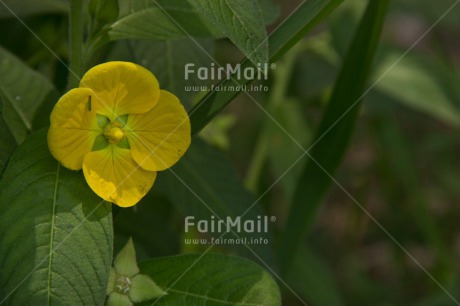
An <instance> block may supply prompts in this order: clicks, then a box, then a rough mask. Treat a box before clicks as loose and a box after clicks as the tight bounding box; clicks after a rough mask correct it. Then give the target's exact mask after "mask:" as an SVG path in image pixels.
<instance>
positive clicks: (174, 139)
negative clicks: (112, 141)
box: [125, 90, 191, 171]
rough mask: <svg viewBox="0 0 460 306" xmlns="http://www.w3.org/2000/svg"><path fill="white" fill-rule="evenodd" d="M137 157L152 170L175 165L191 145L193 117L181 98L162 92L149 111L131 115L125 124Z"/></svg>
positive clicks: (128, 137) (142, 164)
mask: <svg viewBox="0 0 460 306" xmlns="http://www.w3.org/2000/svg"><path fill="white" fill-rule="evenodd" d="M125 131H126V137H127V139H128V141H129V145H130V148H131V154H132V156H133V158H134V160H135V161H136V162H137V163H138V164H139V165H140V166H141V167H142V168H144V169H146V170H150V171H161V170H165V169H167V168H169V167H171V166H172V165H174V164H175V163H176V162H177V161H178V160H179V159H180V158H181V157H182V155H184V153H185V151H187V149H188V147H189V146H190V137H191V136H190V119H189V117H188V115H187V112H186V111H185V109H184V107H183V106H182V104H181V103H180V101H179V99H178V98H177V97H176V96H175V95H173V94H172V93H170V92H167V91H165V90H162V91H161V94H160V99H159V101H158V104H157V105H156V106H155V107H154V108H153V109H152V110H151V111H149V112H148V113H146V114H142V115H130V116H128V122H127V124H126V126H125Z"/></svg>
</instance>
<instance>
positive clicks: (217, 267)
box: [140, 254, 281, 306]
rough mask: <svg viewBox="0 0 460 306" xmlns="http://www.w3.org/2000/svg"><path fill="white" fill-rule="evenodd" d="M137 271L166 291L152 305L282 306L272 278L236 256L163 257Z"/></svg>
mask: <svg viewBox="0 0 460 306" xmlns="http://www.w3.org/2000/svg"><path fill="white" fill-rule="evenodd" d="M140 268H141V271H142V273H143V274H146V275H149V276H150V277H151V278H152V279H154V280H155V282H156V283H157V284H158V285H159V286H160V287H162V288H163V289H164V290H165V291H166V292H167V295H164V296H163V297H161V298H160V299H158V300H157V301H156V302H155V305H159V306H160V305H208V306H213V305H241V306H243V305H265V306H270V305H274V306H275V305H276V306H278V305H281V298H280V293H279V289H278V286H277V284H276V282H275V281H274V280H273V278H272V277H271V275H270V274H268V273H267V272H266V271H265V270H263V269H262V268H261V267H259V266H258V265H256V264H255V263H253V262H251V261H248V260H245V259H241V258H238V257H233V256H228V255H220V254H206V255H198V254H197V255H181V256H174V257H163V258H156V259H152V260H148V261H144V262H141V263H140ZM150 304H151V303H144V304H141V305H150Z"/></svg>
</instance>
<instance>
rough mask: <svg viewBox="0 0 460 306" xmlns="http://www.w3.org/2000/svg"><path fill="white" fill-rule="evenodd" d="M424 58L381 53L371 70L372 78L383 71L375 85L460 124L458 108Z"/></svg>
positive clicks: (442, 118) (405, 101)
mask: <svg viewBox="0 0 460 306" xmlns="http://www.w3.org/2000/svg"><path fill="white" fill-rule="evenodd" d="M396 62H397V63H398V64H397V65H394V63H396ZM426 62H427V59H426V58H424V57H421V56H411V55H406V56H404V57H402V53H401V52H396V51H393V52H392V51H389V52H387V53H385V57H384V59H383V60H382V61H381V63H380V65H379V67H378V69H376V72H375V74H374V80H375V81H377V79H378V78H379V77H380V76H382V75H385V76H384V77H383V78H382V79H379V81H378V83H377V88H378V89H379V90H380V91H381V92H383V93H385V94H387V95H389V96H390V97H392V98H394V99H396V100H397V101H399V102H401V103H403V104H405V105H406V106H408V107H411V108H413V109H415V110H418V111H421V112H424V113H426V114H427V115H430V116H434V117H436V118H438V119H440V120H442V121H444V122H446V123H449V124H451V125H453V126H457V127H458V126H460V110H459V109H458V108H457V106H456V105H455V104H454V101H453V99H451V97H450V96H449V95H448V93H447V92H448V91H447V90H446V88H445V84H443V83H441V82H440V81H439V80H438V79H437V78H436V74H435V73H434V71H433V70H432V69H430V67H429V66H428V65H427V64H426ZM458 98H459V96H457V97H456V99H455V100H458Z"/></svg>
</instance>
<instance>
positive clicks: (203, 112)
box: [190, 0, 343, 134]
mask: <svg viewBox="0 0 460 306" xmlns="http://www.w3.org/2000/svg"><path fill="white" fill-rule="evenodd" d="M342 2H343V0H309V1H305V2H303V3H302V5H300V6H299V8H298V9H297V10H296V11H295V12H293V14H292V15H291V16H289V18H288V19H287V20H286V21H285V22H284V23H283V24H281V25H280V26H279V27H278V28H276V30H275V31H273V33H271V34H270V36H269V37H268V38H269V39H268V41H269V44H268V45H269V54H270V61H272V62H274V61H276V60H278V59H279V57H280V56H281V55H283V54H284V53H286V52H287V51H288V50H290V49H291V48H292V47H293V46H294V45H295V44H296V43H297V42H298V41H299V40H301V39H302V38H304V37H305V35H306V34H307V33H308V32H309V31H310V30H311V29H312V28H313V27H314V26H315V25H317V24H318V23H319V22H320V21H322V20H323V19H324V18H325V17H326V16H327V15H329V13H330V12H331V11H333V10H334V9H335V8H336V7H337V6H338V5H339V4H340V3H342ZM251 66H254V65H253V64H252V63H251V61H250V60H248V59H244V60H243V61H242V62H241V69H242V70H244V69H245V68H246V67H251ZM232 78H236V75H232ZM251 81H253V80H252V79H246V78H243V79H242V80H240V81H237V82H236V81H235V79H232V80H223V81H222V82H220V83H219V84H218V85H216V87H227V86H235V85H244V84H248V83H249V82H251ZM238 93H239V92H236V91H212V92H210V93H208V94H207V95H206V96H205V97H203V98H202V99H201V100H200V102H199V103H198V104H197V105H195V107H194V108H193V109H192V110H191V111H190V121H191V124H192V134H196V133H198V132H199V131H200V130H201V129H203V127H205V126H206V124H207V123H208V122H209V121H211V120H212V118H214V117H215V116H216V115H217V114H218V113H219V112H221V111H222V110H223V109H224V108H225V106H227V105H228V104H229V103H230V102H231V101H232V99H233V98H234V97H235V96H236V95H238Z"/></svg>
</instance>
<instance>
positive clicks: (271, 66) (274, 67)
mask: <svg viewBox="0 0 460 306" xmlns="http://www.w3.org/2000/svg"><path fill="white" fill-rule="evenodd" d="M270 69H276V64H275V63H273V64H270ZM275 219H276V218H275Z"/></svg>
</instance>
